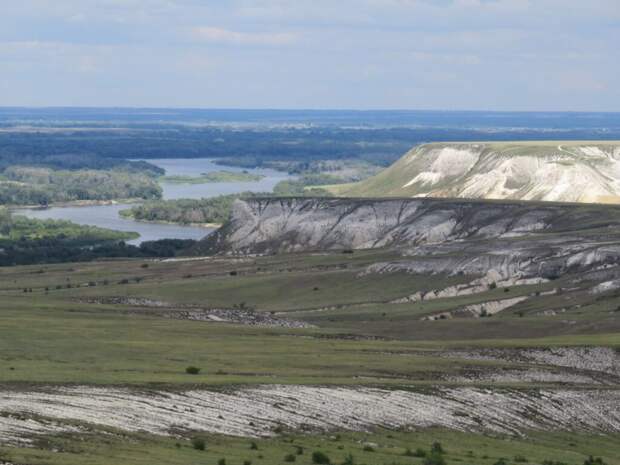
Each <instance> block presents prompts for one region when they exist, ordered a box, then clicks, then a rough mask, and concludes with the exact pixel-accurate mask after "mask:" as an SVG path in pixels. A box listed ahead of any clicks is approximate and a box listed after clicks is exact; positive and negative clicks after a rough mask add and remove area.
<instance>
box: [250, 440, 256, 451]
mask: <svg viewBox="0 0 620 465" xmlns="http://www.w3.org/2000/svg"><path fill="white" fill-rule="evenodd" d="M250 450H258V444H256V443H255V442H254V441H252V442H251V443H250Z"/></svg>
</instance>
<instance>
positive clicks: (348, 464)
mask: <svg viewBox="0 0 620 465" xmlns="http://www.w3.org/2000/svg"><path fill="white" fill-rule="evenodd" d="M342 465H355V458H354V457H353V456H352V455H351V454H349V455H347V456H346V457H345V458H344V461H343V462H342Z"/></svg>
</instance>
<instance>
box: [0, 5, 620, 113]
mask: <svg viewBox="0 0 620 465" xmlns="http://www.w3.org/2000/svg"><path fill="white" fill-rule="evenodd" d="M0 105H10V106H12V105H17V106H21V105H25V106H58V105H60V106H149V107H157V106H160V107H166V106H173V107H219V108H359V109H378V108H384V109H389V108H402V109H448V110H450V109H455V110H457V109H458V110H462V109H481V110H485V109H489V110H573V111H582V110H585V111H620V0H587V1H586V0H290V1H284V0H255V1H241V0H238V1H235V0H231V1H226V0H218V1H209V0H204V1H199V0H98V1H91V0H0Z"/></svg>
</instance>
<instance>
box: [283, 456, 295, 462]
mask: <svg viewBox="0 0 620 465" xmlns="http://www.w3.org/2000/svg"><path fill="white" fill-rule="evenodd" d="M295 460H297V456H296V455H295V454H286V455H285V456H284V461H285V462H294V461H295Z"/></svg>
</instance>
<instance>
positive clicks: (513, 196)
mask: <svg viewBox="0 0 620 465" xmlns="http://www.w3.org/2000/svg"><path fill="white" fill-rule="evenodd" d="M327 189H328V190H329V191H331V192H332V193H334V194H335V195H338V196H345V197H351V196H352V197H359V196H361V197H446V198H473V199H509V200H540V201H556V202H579V203H620V141H607V142H605V141H540V142H537V141H525V142H462V143H458V142H456V143H454V142H452V143H437V142H435V143H430V144H423V145H419V146H417V147H414V148H413V149H411V150H410V151H409V152H407V153H406V154H405V155H404V156H403V157H402V158H401V159H400V160H398V161H397V162H396V163H394V164H393V165H392V166H390V167H388V168H387V169H385V170H384V171H382V172H381V173H379V174H377V175H375V176H373V177H371V178H368V179H366V180H363V181H360V182H358V183H353V184H346V185H335V186H327Z"/></svg>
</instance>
